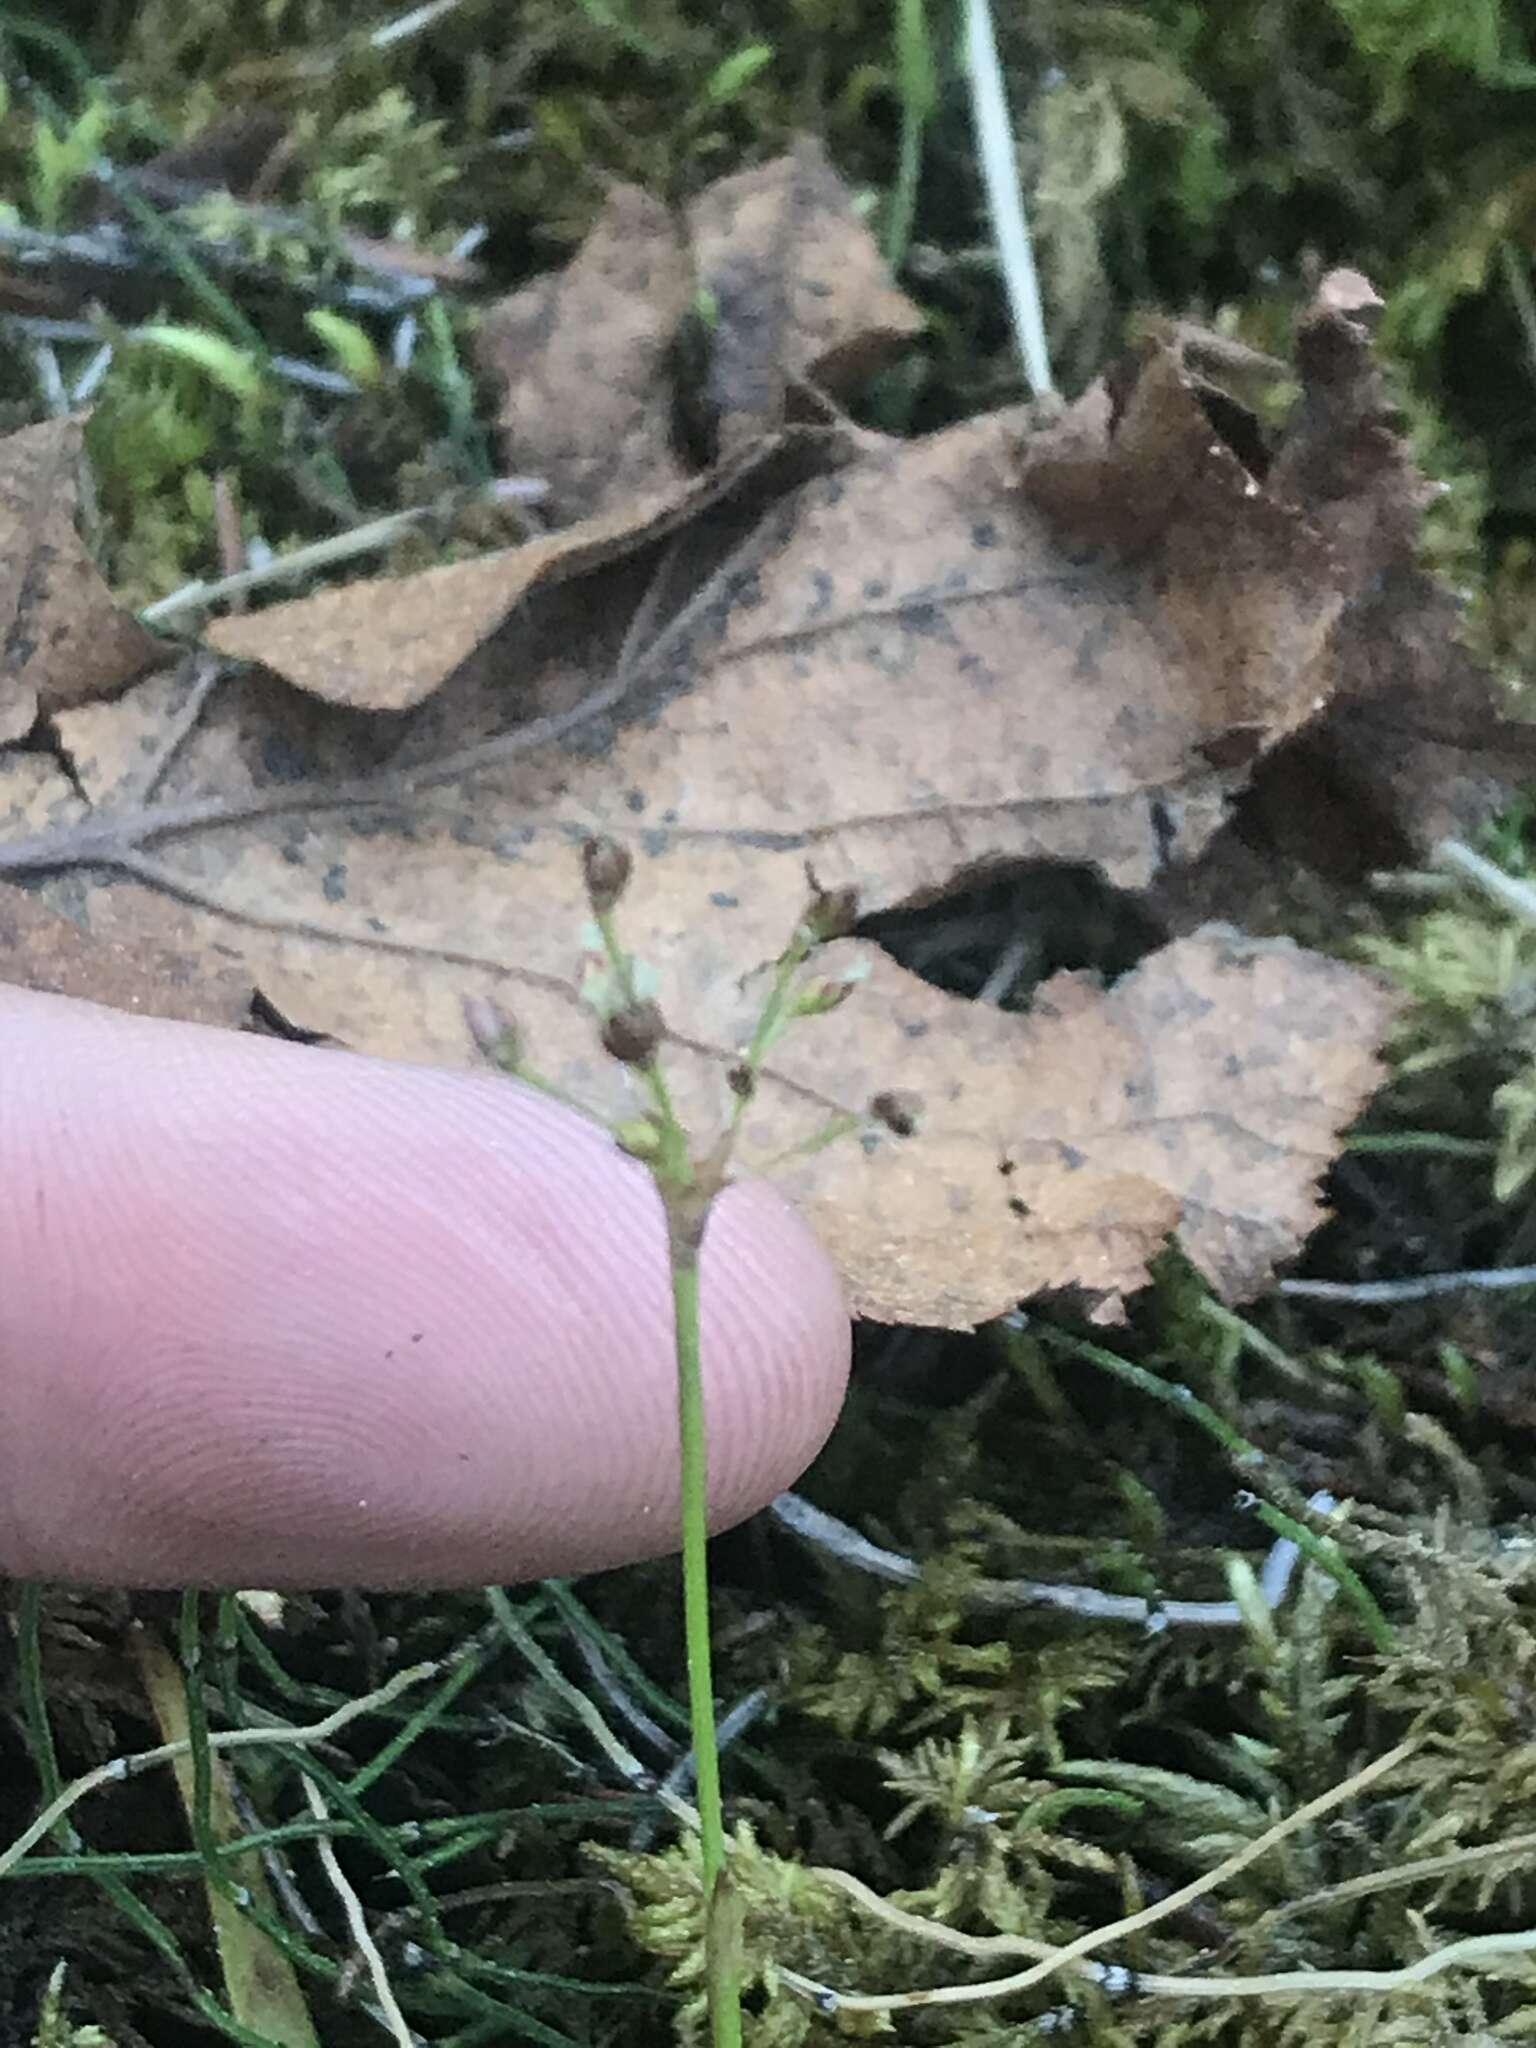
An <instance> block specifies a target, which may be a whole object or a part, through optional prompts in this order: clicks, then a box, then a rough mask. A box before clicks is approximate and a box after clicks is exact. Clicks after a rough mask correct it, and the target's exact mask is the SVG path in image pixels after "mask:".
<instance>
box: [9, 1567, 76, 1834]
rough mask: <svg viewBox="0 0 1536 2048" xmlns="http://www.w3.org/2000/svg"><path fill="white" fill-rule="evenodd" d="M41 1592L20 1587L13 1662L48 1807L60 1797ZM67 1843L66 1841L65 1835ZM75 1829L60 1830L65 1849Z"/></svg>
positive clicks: (33, 1586)
mask: <svg viewBox="0 0 1536 2048" xmlns="http://www.w3.org/2000/svg"><path fill="white" fill-rule="evenodd" d="M42 1611H43V1600H42V1593H41V1592H40V1590H39V1589H38V1587H36V1586H35V1585H33V1584H32V1583H31V1582H30V1581H28V1583H27V1584H26V1585H24V1586H23V1587H22V1588H21V1600H20V1611H19V1613H18V1615H17V1632H16V1633H17V1642H16V1660H17V1665H18V1676H19V1677H20V1680H21V1711H22V1724H23V1726H24V1728H25V1730H26V1737H27V1747H28V1749H29V1750H31V1752H32V1763H33V1767H34V1769H35V1770H36V1772H37V1781H38V1784H39V1786H40V1787H41V1788H42V1794H43V1803H44V1805H45V1806H51V1805H52V1803H53V1802H54V1800H55V1799H57V1798H58V1796H59V1790H60V1787H61V1785H62V1783H63V1780H62V1779H61V1778H60V1776H59V1759H58V1752H57V1751H56V1750H55V1749H54V1746H53V1724H52V1722H51V1721H50V1720H49V1718H48V1691H47V1687H46V1686H45V1685H44V1683H43V1638H42ZM66 1833H67V1836H68V1838H69V1839H68V1840H65V1836H66ZM73 1838H74V1830H73V1829H69V1830H67V1831H65V1830H61V1831H60V1839H61V1840H65V1846H66V1847H72V1846H73Z"/></svg>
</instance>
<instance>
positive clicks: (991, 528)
mask: <svg viewBox="0 0 1536 2048" xmlns="http://www.w3.org/2000/svg"><path fill="white" fill-rule="evenodd" d="M971 546H972V547H973V548H995V547H996V546H997V527H996V525H995V524H994V522H993V521H992V520H990V519H978V520H977V521H976V523H975V525H974V526H973V527H972V528H971Z"/></svg>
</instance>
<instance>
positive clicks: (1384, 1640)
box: [1253, 1500, 1397, 1656]
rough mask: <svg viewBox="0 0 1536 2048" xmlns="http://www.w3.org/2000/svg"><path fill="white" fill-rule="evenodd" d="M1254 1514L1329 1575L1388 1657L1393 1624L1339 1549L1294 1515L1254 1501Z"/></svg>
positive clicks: (1392, 1635)
mask: <svg viewBox="0 0 1536 2048" xmlns="http://www.w3.org/2000/svg"><path fill="white" fill-rule="evenodd" d="M1253 1511H1254V1513H1255V1514H1256V1515H1257V1516H1258V1518H1259V1520H1260V1521H1261V1522H1262V1523H1263V1524H1264V1526H1265V1528H1266V1529H1268V1530H1270V1531H1271V1532H1272V1533H1273V1534H1274V1535H1276V1536H1284V1537H1287V1538H1288V1539H1289V1540H1290V1541H1291V1542H1292V1543H1294V1544H1295V1546H1296V1548H1297V1549H1298V1550H1299V1551H1300V1552H1301V1554H1302V1556H1303V1557H1305V1558H1308V1559H1310V1561H1311V1562H1312V1563H1313V1564H1315V1565H1316V1566H1317V1568H1318V1570H1319V1571H1321V1572H1326V1573H1327V1574H1328V1576H1329V1578H1330V1579H1332V1580H1333V1582H1334V1584H1335V1585H1336V1586H1337V1587H1338V1589H1339V1591H1340V1592H1341V1593H1342V1594H1343V1595H1344V1596H1345V1598H1346V1599H1347V1600H1348V1601H1349V1603H1350V1605H1351V1606H1352V1607H1353V1608H1354V1610H1355V1612H1356V1614H1358V1615H1359V1617H1360V1620H1361V1623H1362V1625H1363V1626H1364V1629H1365V1632H1366V1634H1367V1635H1368V1636H1369V1637H1370V1639H1371V1642H1372V1643H1373V1645H1374V1646H1375V1647H1376V1649H1378V1650H1379V1651H1380V1652H1381V1653H1382V1655H1383V1656H1387V1655H1389V1654H1390V1653H1391V1651H1392V1649H1393V1648H1394V1647H1395V1645H1396V1642H1397V1638H1396V1636H1395V1635H1394V1634H1393V1630H1392V1624H1391V1622H1390V1621H1388V1619H1387V1617H1386V1616H1385V1615H1384V1614H1383V1613H1382V1611H1381V1609H1380V1607H1379V1606H1378V1605H1377V1604H1376V1597H1375V1595H1374V1594H1373V1593H1372V1591H1371V1589H1370V1587H1369V1586H1367V1585H1366V1583H1365V1581H1364V1579H1362V1578H1361V1576H1360V1574H1359V1573H1358V1572H1357V1571H1356V1570H1355V1568H1354V1566H1353V1565H1352V1564H1351V1563H1350V1562H1349V1560H1348V1558H1347V1557H1345V1556H1344V1555H1343V1553H1342V1552H1341V1551H1340V1549H1339V1546H1338V1545H1337V1544H1336V1543H1332V1542H1330V1541H1329V1540H1328V1538H1327V1537H1326V1536H1319V1535H1318V1533H1317V1531H1316V1530H1315V1529H1309V1528H1308V1527H1307V1525H1306V1523H1305V1522H1299V1521H1297V1520H1296V1518H1295V1516H1294V1515H1287V1514H1283V1513H1282V1512H1281V1510H1280V1509H1279V1508H1276V1507H1272V1506H1271V1505H1270V1503H1269V1502H1268V1501H1267V1500H1256V1501H1255V1502H1254V1504H1253Z"/></svg>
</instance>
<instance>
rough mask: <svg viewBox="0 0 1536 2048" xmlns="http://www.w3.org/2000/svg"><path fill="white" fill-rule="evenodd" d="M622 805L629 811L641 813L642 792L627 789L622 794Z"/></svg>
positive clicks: (643, 798) (643, 802) (643, 806)
mask: <svg viewBox="0 0 1536 2048" xmlns="http://www.w3.org/2000/svg"><path fill="white" fill-rule="evenodd" d="M624 803H625V807H626V808H627V809H629V810H631V811H643V810H644V809H645V794H644V792H643V791H642V790H638V789H627V790H625V792H624Z"/></svg>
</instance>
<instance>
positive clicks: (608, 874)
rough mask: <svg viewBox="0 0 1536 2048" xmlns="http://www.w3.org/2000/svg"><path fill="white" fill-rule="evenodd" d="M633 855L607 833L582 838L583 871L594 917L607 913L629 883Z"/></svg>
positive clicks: (603, 915)
mask: <svg viewBox="0 0 1536 2048" xmlns="http://www.w3.org/2000/svg"><path fill="white" fill-rule="evenodd" d="M634 865H635V860H634V855H633V854H632V853H631V852H630V850H629V848H628V847H627V846H621V845H620V844H619V842H618V840H617V839H610V838H608V836H607V835H606V834H600V835H598V836H597V837H595V838H592V839H587V840H584V841H583V842H582V848H581V875H582V880H583V881H584V882H585V883H586V885H587V901H588V902H589V903H590V904H591V906H592V914H593V916H594V917H606V916H607V915H608V913H609V911H610V910H612V908H613V906H614V905H615V904H616V903H617V902H618V900H619V898H620V897H621V896H622V895H623V894H624V891H625V889H626V888H627V887H628V885H629V878H630V875H631V873H632V872H633V870H634Z"/></svg>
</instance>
